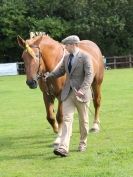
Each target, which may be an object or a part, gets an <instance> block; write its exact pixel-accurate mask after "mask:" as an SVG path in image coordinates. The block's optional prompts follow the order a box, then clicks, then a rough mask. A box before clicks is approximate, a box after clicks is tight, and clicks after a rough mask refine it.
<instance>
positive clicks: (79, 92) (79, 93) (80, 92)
mask: <svg viewBox="0 0 133 177" xmlns="http://www.w3.org/2000/svg"><path fill="white" fill-rule="evenodd" d="M74 91H75V95H76V98H77V100H78V101H80V102H83V100H82V98H83V96H84V93H83V92H82V91H81V90H76V89H75V88H74Z"/></svg>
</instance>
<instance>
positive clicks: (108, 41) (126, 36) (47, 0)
mask: <svg viewBox="0 0 133 177" xmlns="http://www.w3.org/2000/svg"><path fill="white" fill-rule="evenodd" d="M0 14H1V17H0V62H1V63H2V62H13V61H20V60H21V59H20V58H21V53H22V50H21V49H20V48H19V46H18V44H17V39H16V37H17V35H20V36H22V37H23V38H24V39H27V38H29V33H30V32H31V31H34V32H35V31H44V32H46V33H47V34H49V35H50V36H51V37H53V38H54V39H55V40H58V41H61V40H62V39H63V38H64V37H66V36H68V35H71V34H76V35H78V36H79V37H80V39H89V40H92V41H94V42H95V43H97V44H98V46H99V47H100V48H101V50H102V53H103V55H105V56H114V55H118V56H119V55H127V54H132V51H133V22H132V20H133V1H132V0H106V1H105V0H65V1H64V0H34V1H33V0H0Z"/></svg>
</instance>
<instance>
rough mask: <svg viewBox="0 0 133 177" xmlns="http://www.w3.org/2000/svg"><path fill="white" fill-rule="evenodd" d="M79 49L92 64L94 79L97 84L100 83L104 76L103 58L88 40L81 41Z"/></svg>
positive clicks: (94, 45)
mask: <svg viewBox="0 0 133 177" xmlns="http://www.w3.org/2000/svg"><path fill="white" fill-rule="evenodd" d="M79 47H80V48H81V49H82V50H84V51H85V52H87V53H88V55H89V57H90V58H91V60H92V63H93V68H94V74H95V79H96V80H97V81H99V82H102V79H103V74H104V64H103V56H102V53H101V51H100V49H99V47H98V46H97V45H96V44H95V43H94V42H92V41H89V40H82V41H81V42H80V46H79Z"/></svg>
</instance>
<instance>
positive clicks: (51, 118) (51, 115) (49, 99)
mask: <svg viewBox="0 0 133 177" xmlns="http://www.w3.org/2000/svg"><path fill="white" fill-rule="evenodd" d="M43 98H44V102H45V106H46V112H47V120H48V122H49V123H50V125H51V126H52V128H53V130H54V132H55V133H58V123H57V121H56V118H55V111H54V100H55V97H53V96H50V95H47V94H45V93H44V94H43Z"/></svg>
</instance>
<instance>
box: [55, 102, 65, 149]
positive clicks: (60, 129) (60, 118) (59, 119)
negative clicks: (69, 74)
mask: <svg viewBox="0 0 133 177" xmlns="http://www.w3.org/2000/svg"><path fill="white" fill-rule="evenodd" d="M56 120H57V122H58V136H57V138H56V139H55V141H54V146H55V148H56V147H58V145H59V143H60V137H61V133H62V122H63V114H62V102H61V100H60V99H58V111H57V114H56Z"/></svg>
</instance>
